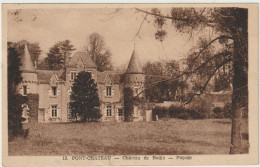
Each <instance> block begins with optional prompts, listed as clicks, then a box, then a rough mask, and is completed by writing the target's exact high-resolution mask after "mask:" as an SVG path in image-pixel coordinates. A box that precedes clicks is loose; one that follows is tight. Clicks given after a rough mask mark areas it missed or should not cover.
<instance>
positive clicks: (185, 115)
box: [178, 111, 190, 120]
mask: <svg viewBox="0 0 260 167" xmlns="http://www.w3.org/2000/svg"><path fill="white" fill-rule="evenodd" d="M178 118H179V119H184V120H187V119H189V118H190V115H189V113H188V112H187V111H183V112H181V113H180V114H179V115H178Z"/></svg>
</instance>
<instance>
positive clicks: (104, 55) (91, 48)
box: [86, 33, 113, 72]
mask: <svg viewBox="0 0 260 167" xmlns="http://www.w3.org/2000/svg"><path fill="white" fill-rule="evenodd" d="M86 50H87V52H88V53H89V55H90V56H91V57H92V59H93V60H94V61H95V63H96V65H97V70H98V71H101V72H102V71H105V70H108V71H111V70H113V65H112V63H111V52H110V50H109V49H108V48H106V47H105V40H104V37H103V36H101V35H100V34H98V33H92V34H90V36H89V37H88V45H87V47H86Z"/></svg>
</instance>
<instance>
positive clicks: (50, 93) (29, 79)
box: [17, 45, 145, 123]
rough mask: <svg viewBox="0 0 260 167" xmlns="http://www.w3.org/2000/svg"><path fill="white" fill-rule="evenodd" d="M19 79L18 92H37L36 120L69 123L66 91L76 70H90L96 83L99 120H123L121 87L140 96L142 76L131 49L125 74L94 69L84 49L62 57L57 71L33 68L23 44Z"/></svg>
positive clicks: (139, 117)
mask: <svg viewBox="0 0 260 167" xmlns="http://www.w3.org/2000/svg"><path fill="white" fill-rule="evenodd" d="M21 63H22V65H21V68H20V69H21V71H22V77H23V80H22V82H21V83H20V84H19V85H18V88H17V89H18V92H19V93H20V94H22V95H24V96H26V95H28V94H38V95H39V109H38V118H37V120H38V122H45V123H48V122H69V121H71V120H70V119H69V102H70V92H71V87H72V84H73V82H74V79H75V77H76V75H77V73H79V72H80V71H86V72H90V73H91V74H92V78H93V79H94V80H95V82H96V83H97V87H98V94H99V99H100V102H101V106H100V110H101V113H102V118H101V119H100V121H123V120H124V101H123V100H124V94H123V90H124V88H125V87H130V88H131V89H132V90H133V91H134V95H137V94H139V96H140V97H144V95H143V93H141V92H142V90H143V89H144V82H145V76H144V74H143V72H142V68H141V65H140V62H139V59H138V55H137V53H136V51H135V50H134V51H133V53H132V56H131V59H130V62H129V65H128V68H127V70H126V72H125V73H117V72H114V71H104V72H99V71H97V66H96V64H95V62H94V61H93V60H92V59H91V57H90V56H89V55H88V54H87V53H86V52H79V51H78V52H75V53H74V54H72V55H71V56H70V57H69V58H68V60H66V64H65V68H63V69H61V70H37V69H36V68H35V67H34V65H33V63H32V61H31V56H30V53H29V50H28V47H27V45H25V47H24V54H23V55H22V58H21ZM140 110H141V109H140V108H139V107H138V106H135V107H134V117H135V120H136V121H142V120H144V118H143V115H142V114H141V113H142V111H140ZM28 112H30V109H29V108H28V107H25V108H24V111H23V117H25V118H26V119H27V120H26V121H25V122H28Z"/></svg>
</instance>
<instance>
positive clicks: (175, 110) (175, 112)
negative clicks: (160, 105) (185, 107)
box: [169, 105, 182, 118]
mask: <svg viewBox="0 0 260 167" xmlns="http://www.w3.org/2000/svg"><path fill="white" fill-rule="evenodd" d="M181 111H182V109H181V108H180V107H177V106H175V105H171V106H170V107H169V115H170V117H171V118H178V117H179V115H180V113H181Z"/></svg>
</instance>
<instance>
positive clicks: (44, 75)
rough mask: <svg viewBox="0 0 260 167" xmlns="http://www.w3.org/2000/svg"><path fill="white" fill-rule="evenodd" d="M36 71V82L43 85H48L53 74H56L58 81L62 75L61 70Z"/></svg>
mask: <svg viewBox="0 0 260 167" xmlns="http://www.w3.org/2000/svg"><path fill="white" fill-rule="evenodd" d="M36 71H37V74H38V81H39V82H44V83H49V82H50V79H51V76H52V75H53V74H56V75H57V77H58V80H61V79H60V76H61V75H62V74H63V70H36Z"/></svg>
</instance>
